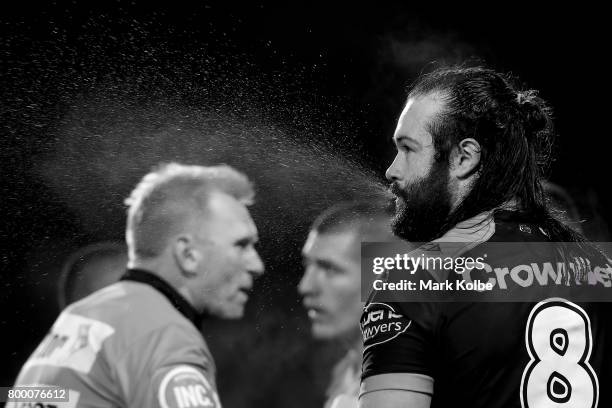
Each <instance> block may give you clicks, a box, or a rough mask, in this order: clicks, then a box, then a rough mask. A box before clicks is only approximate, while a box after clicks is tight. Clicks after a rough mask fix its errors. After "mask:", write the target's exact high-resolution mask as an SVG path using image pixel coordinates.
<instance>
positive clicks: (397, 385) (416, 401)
mask: <svg viewBox="0 0 612 408" xmlns="http://www.w3.org/2000/svg"><path fill="white" fill-rule="evenodd" d="M432 393H433V379H432V378H431V377H429V376H426V375H422V374H412V373H389V374H379V375H375V376H372V377H368V378H366V379H365V380H364V381H363V382H362V384H361V392H360V394H361V395H360V398H359V407H360V408H374V407H376V408H404V407H410V408H429V406H430V404H431V394H432Z"/></svg>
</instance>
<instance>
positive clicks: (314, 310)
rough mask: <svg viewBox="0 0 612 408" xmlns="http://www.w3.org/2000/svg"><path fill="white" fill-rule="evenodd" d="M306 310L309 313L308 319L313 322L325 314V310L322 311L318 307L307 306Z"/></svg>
mask: <svg viewBox="0 0 612 408" xmlns="http://www.w3.org/2000/svg"><path fill="white" fill-rule="evenodd" d="M306 310H307V311H308V317H309V318H310V319H311V320H319V319H321V317H322V316H323V314H324V313H325V311H324V310H323V309H321V308H320V307H316V306H310V307H308V306H307V307H306Z"/></svg>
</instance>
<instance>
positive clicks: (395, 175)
mask: <svg viewBox="0 0 612 408" xmlns="http://www.w3.org/2000/svg"><path fill="white" fill-rule="evenodd" d="M398 161H399V153H398V154H396V155H395V158H394V159H393V162H392V163H391V165H390V166H389V168H387V171H385V177H386V178H387V180H389V181H391V182H393V181H397V180H399V169H398Z"/></svg>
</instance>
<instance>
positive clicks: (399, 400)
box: [359, 390, 431, 408]
mask: <svg viewBox="0 0 612 408" xmlns="http://www.w3.org/2000/svg"><path fill="white" fill-rule="evenodd" d="M430 405H431V396H429V395H426V394H420V393H418V392H412V391H404V390H386V391H384V392H382V391H374V392H370V393H368V394H365V395H364V396H362V397H361V398H360V399H359V408H405V407H410V408H429V407H430Z"/></svg>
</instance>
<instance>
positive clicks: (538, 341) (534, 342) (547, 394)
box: [521, 298, 599, 408]
mask: <svg viewBox="0 0 612 408" xmlns="http://www.w3.org/2000/svg"><path fill="white" fill-rule="evenodd" d="M525 342H526V345H527V351H528V352H529V356H530V358H531V361H530V362H529V364H527V367H525V370H524V371H523V379H522V381H521V405H522V407H523V408H548V407H551V408H552V407H555V408H570V407H571V408H594V407H597V402H598V398H599V382H598V381H597V376H596V375H595V372H594V371H593V368H592V367H591V366H590V364H589V358H590V357H591V349H592V346H593V343H592V335H591V322H590V320H589V316H588V315H587V314H586V313H585V311H584V310H583V309H582V308H581V307H580V306H578V305H576V304H574V303H572V302H569V301H567V300H565V299H560V298H551V299H547V300H545V301H543V302H540V303H538V304H537V305H536V306H535V307H534V308H533V309H532V310H531V313H530V314H529V320H528V321H527V329H526V331H525Z"/></svg>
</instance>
